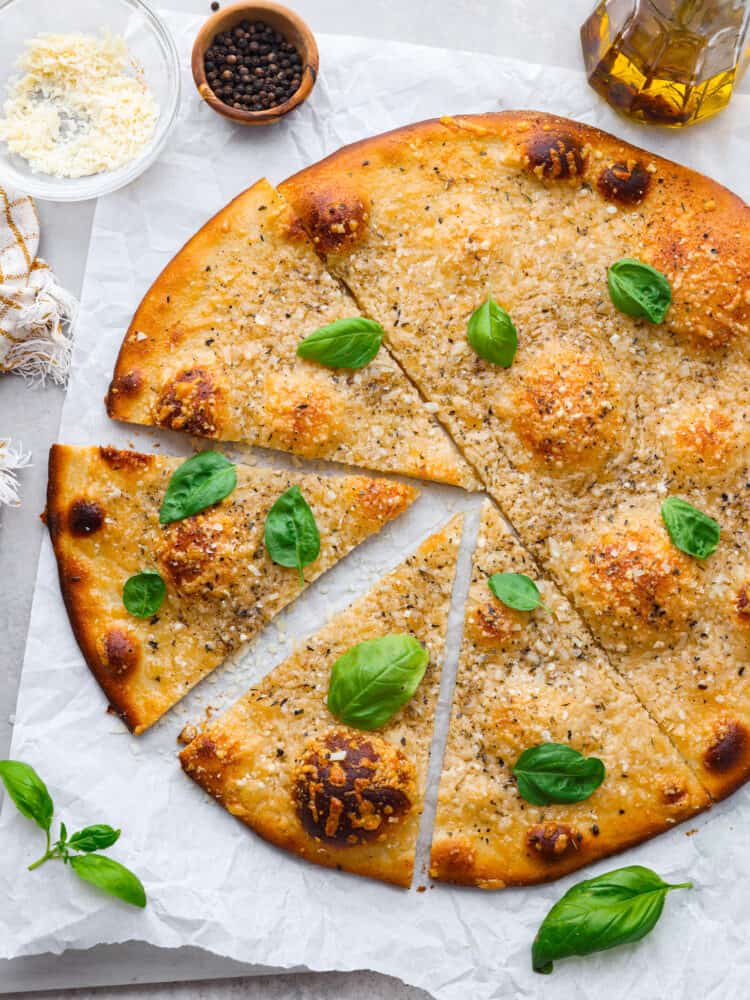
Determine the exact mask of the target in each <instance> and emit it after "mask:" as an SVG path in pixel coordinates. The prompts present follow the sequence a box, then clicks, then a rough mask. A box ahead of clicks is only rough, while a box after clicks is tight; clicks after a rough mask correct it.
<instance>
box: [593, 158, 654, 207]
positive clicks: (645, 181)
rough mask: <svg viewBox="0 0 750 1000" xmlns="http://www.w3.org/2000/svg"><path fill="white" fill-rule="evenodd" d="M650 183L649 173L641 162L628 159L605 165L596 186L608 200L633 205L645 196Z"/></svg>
mask: <svg viewBox="0 0 750 1000" xmlns="http://www.w3.org/2000/svg"><path fill="white" fill-rule="evenodd" d="M650 183H651V175H650V174H649V172H648V170H646V168H645V167H644V166H643V164H642V163H639V162H638V161H637V160H628V161H627V162H625V161H620V162H619V163H613V164H612V166H610V167H606V168H605V169H604V170H603V171H602V172H601V174H600V175H599V180H598V181H597V187H598V188H599V191H600V192H601V194H602V195H603V196H604V197H605V198H608V199H609V200H610V201H621V202H623V204H625V205H635V204H637V203H638V202H639V201H642V200H643V199H644V198H645V196H646V192H647V191H648V188H649V184H650Z"/></svg>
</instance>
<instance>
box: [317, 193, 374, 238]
mask: <svg viewBox="0 0 750 1000" xmlns="http://www.w3.org/2000/svg"><path fill="white" fill-rule="evenodd" d="M368 218H369V205H367V204H366V202H365V200H364V199H363V198H361V197H359V196H358V195H354V194H351V193H349V192H344V191H334V192H326V191H321V192H315V193H314V194H313V195H312V196H311V200H310V203H309V204H308V205H307V206H306V212H305V221H306V224H307V229H308V232H309V233H310V236H311V238H312V241H313V243H314V244H315V246H316V248H317V249H318V250H321V251H322V252H323V253H338V252H340V251H341V250H343V249H344V248H345V247H348V246H352V245H353V244H354V243H356V242H357V239H358V238H359V236H360V235H361V234H362V233H363V232H364V230H365V227H366V224H367V220H368Z"/></svg>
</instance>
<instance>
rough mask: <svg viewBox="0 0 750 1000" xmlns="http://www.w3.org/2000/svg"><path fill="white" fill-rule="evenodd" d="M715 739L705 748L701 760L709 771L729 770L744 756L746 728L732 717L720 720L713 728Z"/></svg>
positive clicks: (721, 771)
mask: <svg viewBox="0 0 750 1000" xmlns="http://www.w3.org/2000/svg"><path fill="white" fill-rule="evenodd" d="M715 733H716V740H715V741H714V742H713V743H712V744H711V746H710V747H709V748H708V750H706V753H705V755H704V757H703V761H704V763H705V765H706V767H707V768H708V769H709V770H710V771H718V772H720V773H723V772H724V771H731V769H732V768H733V767H735V765H737V764H739V762H740V760H742V758H743V757H744V756H745V750H746V748H747V743H748V739H747V736H748V734H747V730H746V729H745V727H744V726H743V725H741V724H740V723H739V722H735V721H734V720H733V719H730V720H725V721H724V722H721V723H720V724H719V725H718V726H717V727H716V729H715Z"/></svg>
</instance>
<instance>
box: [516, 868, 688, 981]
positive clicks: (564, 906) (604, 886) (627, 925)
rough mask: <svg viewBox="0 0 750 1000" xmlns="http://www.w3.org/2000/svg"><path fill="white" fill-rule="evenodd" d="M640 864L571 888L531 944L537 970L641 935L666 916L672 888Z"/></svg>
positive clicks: (533, 963) (546, 970)
mask: <svg viewBox="0 0 750 1000" xmlns="http://www.w3.org/2000/svg"><path fill="white" fill-rule="evenodd" d="M690 887H691V884H690V883H689V882H685V883H681V884H680V885H668V884H667V883H666V882H663V881H662V879H661V878H660V877H659V876H658V875H657V874H656V872H653V871H651V869H650V868H642V867H641V866H640V865H631V866H629V867H627V868H617V869H616V870H615V871H612V872H607V873H606V874H604V875H599V876H598V877H597V878H591V879H586V881H584V882H579V883H578V884H577V885H574V886H573V888H572V889H568V891H567V892H566V893H565V895H564V896H563V897H562V899H559V900H558V901H557V902H556V903H555V905H554V906H553V907H552V909H551V910H550V911H549V913H548V914H547V916H546V917H545V918H544V920H543V922H542V926H541V927H540V928H539V930H538V932H537V935H536V937H535V938H534V944H533V946H532V949H531V960H532V966H533V968H534V971H535V972H543V973H549V972H552V963H553V962H554V961H555V960H556V959H558V958H567V957H568V956H569V955H590V954H591V953H592V952H595V951H605V950H606V949H607V948H614V947H616V945H619V944H628V943H629V942H632V941H640V939H641V938H642V937H645V936H646V934H648V932H649V931H650V930H652V929H653V927H654V925H655V924H656V922H657V920H658V919H659V917H660V916H661V911H662V909H663V907H664V900H665V898H666V895H667V893H668V892H669V891H670V889H689V888H690Z"/></svg>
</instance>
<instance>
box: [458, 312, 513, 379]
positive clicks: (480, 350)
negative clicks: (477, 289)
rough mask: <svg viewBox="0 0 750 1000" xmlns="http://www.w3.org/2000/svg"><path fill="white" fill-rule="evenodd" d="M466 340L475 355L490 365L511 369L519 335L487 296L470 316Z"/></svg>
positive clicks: (506, 317)
mask: <svg viewBox="0 0 750 1000" xmlns="http://www.w3.org/2000/svg"><path fill="white" fill-rule="evenodd" d="M466 337H467V339H468V341H469V345H470V346H471V348H472V350H473V351H474V352H475V354H478V355H479V357H480V358H483V359H484V360H485V361H490V362H492V364H493V365H500V366H501V367H502V368H510V366H511V365H512V364H513V358H514V357H515V356H516V350H517V348H518V334H517V333H516V328H515V326H514V325H513V321H512V319H511V318H510V316H509V315H508V313H507V312H506V311H505V310H504V309H503V308H502V306H499V305H498V304H497V302H495V300H494V299H493V298H492V295H491V294H490V295H488V296H487V298H486V300H485V301H484V302H483V303H482V305H481V306H479V308H478V309H475V310H474V312H473V313H472V314H471V316H470V317H469V323H468V326H467V327H466Z"/></svg>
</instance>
